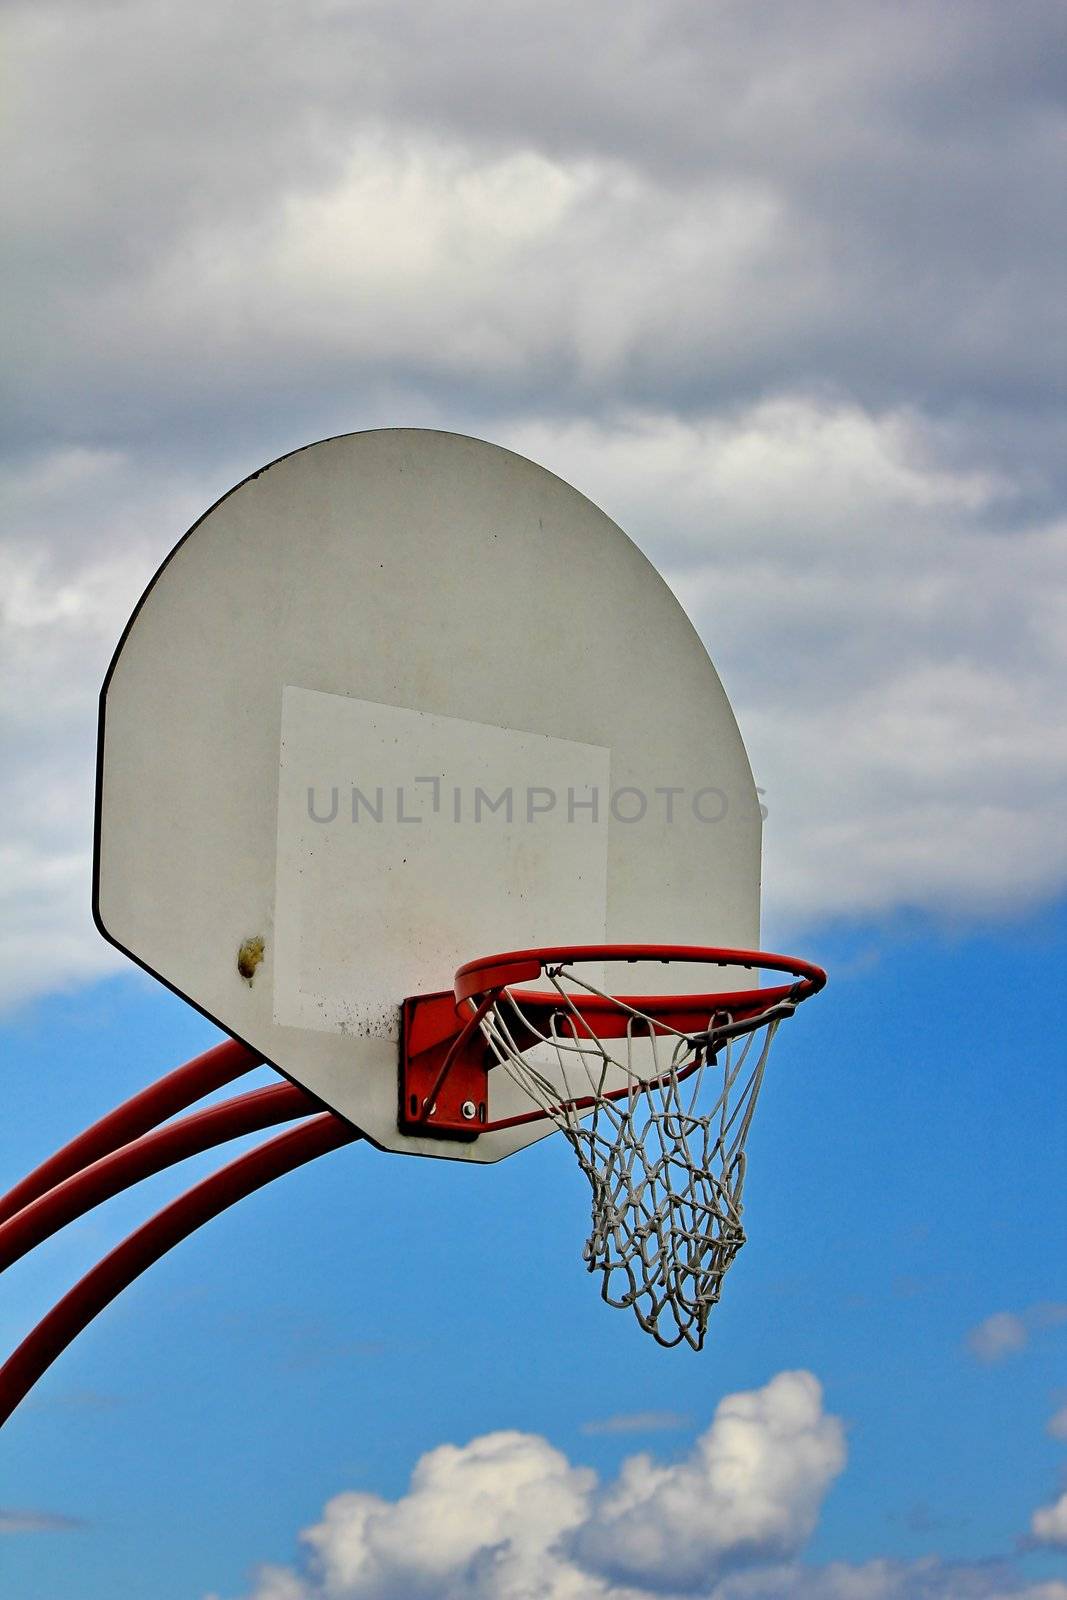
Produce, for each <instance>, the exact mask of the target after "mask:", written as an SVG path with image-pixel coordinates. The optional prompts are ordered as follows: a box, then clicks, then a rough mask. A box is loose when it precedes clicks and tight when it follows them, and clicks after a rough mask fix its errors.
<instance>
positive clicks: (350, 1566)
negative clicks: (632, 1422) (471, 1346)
mask: <svg viewBox="0 0 1067 1600" xmlns="http://www.w3.org/2000/svg"><path fill="white" fill-rule="evenodd" d="M844 1456H845V1449H844V1438H843V1430H842V1427H841V1424H840V1422H839V1420H838V1419H837V1418H835V1417H833V1416H831V1415H828V1414H827V1413H826V1412H825V1411H824V1410H823V1407H822V1397H821V1391H820V1388H819V1384H818V1383H817V1381H816V1380H815V1378H814V1377H812V1375H811V1374H810V1373H807V1372H785V1373H779V1375H778V1376H777V1377H776V1378H774V1379H772V1380H771V1382H770V1383H768V1384H766V1385H765V1386H764V1387H763V1388H761V1389H756V1390H752V1391H749V1392H746V1393H741V1394H734V1395H729V1396H727V1397H726V1398H725V1399H724V1400H723V1401H722V1402H721V1404H720V1405H719V1407H718V1408H717V1410H716V1413H715V1417H714V1420H713V1421H712V1424H711V1426H710V1427H709V1428H708V1429H707V1430H706V1432H705V1433H704V1434H703V1435H702V1436H701V1437H700V1438H699V1439H698V1440H697V1441H696V1443H695V1445H694V1447H693V1448H692V1450H691V1451H690V1452H689V1454H688V1455H687V1456H685V1457H684V1458H683V1459H682V1460H680V1461H678V1462H676V1463H674V1464H660V1463H657V1462H655V1461H654V1460H653V1459H652V1458H651V1457H649V1456H647V1455H640V1456H633V1457H630V1458H629V1459H627V1460H626V1461H624V1462H623V1464H622V1467H621V1469H620V1472H619V1474H618V1477H617V1478H616V1479H615V1480H613V1481H612V1482H610V1483H607V1484H606V1485H603V1486H601V1485H600V1484H598V1482H597V1479H596V1475H595V1474H594V1473H592V1472H590V1471H589V1470H588V1469H586V1468H582V1467H577V1466H574V1465H572V1464H571V1463H570V1462H569V1461H568V1460H567V1458H566V1457H565V1456H564V1455H562V1454H561V1452H560V1451H558V1450H556V1449H554V1448H553V1447H552V1446H551V1445H549V1444H548V1443H547V1441H546V1440H544V1439H542V1438H539V1437H537V1436H536V1435H531V1434H524V1433H519V1432H514V1431H512V1432H501V1433H494V1434H488V1435H485V1436H483V1437H481V1438H478V1439H474V1440H472V1441H471V1443H470V1444H468V1445H465V1446H461V1447H457V1446H455V1445H442V1446H440V1447H439V1448H437V1449H436V1450H431V1451H430V1452H429V1453H428V1454H427V1455H425V1456H424V1457H423V1458H422V1460H421V1461H420V1462H419V1463H418V1465H417V1466H416V1469H415V1471H414V1473H413V1475H412V1479H411V1486H410V1488H409V1490H408V1492H407V1494H405V1495H402V1496H401V1497H400V1498H399V1499H396V1500H387V1499H385V1498H383V1497H381V1496H379V1495H374V1494H366V1493H361V1492H355V1491H352V1492H349V1493H345V1494H340V1495H336V1496H335V1497H334V1498H333V1499H332V1500H330V1501H329V1502H328V1503H327V1505H326V1506H325V1508H324V1510H323V1514H322V1517H321V1519H320V1521H319V1522H317V1523H316V1524H315V1525H314V1526H313V1527H311V1528H308V1529H307V1530H306V1531H305V1532H304V1533H303V1534H302V1535H301V1542H302V1544H303V1545H304V1548H305V1551H306V1559H305V1561H304V1562H303V1563H301V1565H299V1566H283V1565H277V1564H270V1565H265V1566H263V1567H261V1568H259V1570H258V1571H257V1573H256V1577H255V1582H254V1585H253V1589H252V1591H251V1593H250V1594H249V1595H248V1596H247V1600H409V1597H410V1600H419V1597H422V1600H695V1597H699V1600H781V1597H782V1596H783V1595H788V1596H790V1600H1067V1583H1064V1582H1061V1581H1058V1580H1056V1579H1046V1580H1044V1581H1040V1580H1038V1581H1032V1580H1030V1579H1028V1578H1027V1576H1026V1575H1025V1573H1024V1572H1023V1571H1022V1569H1021V1567H1020V1565H1019V1563H1018V1562H1017V1561H1010V1560H1003V1559H991V1560H985V1561H982V1560H978V1561H974V1562H959V1561H950V1560H945V1559H943V1558H942V1557H940V1556H937V1555H926V1556H923V1557H922V1558H920V1559H918V1560H913V1561H904V1560H892V1559H888V1558H884V1557H875V1558H873V1559H871V1560H867V1561H860V1562H848V1561H831V1562H828V1563H826V1564H825V1565H821V1566H820V1565H806V1564H804V1563H803V1562H802V1561H800V1560H799V1559H798V1557H799V1555H800V1552H801V1550H802V1547H803V1544H804V1542H805V1541H806V1539H807V1537H808V1535H809V1533H810V1532H811V1530H812V1527H813V1525H814V1523H815V1521H816V1518H817V1516H818V1513H819V1510H820V1508H821V1505H822V1502H823V1500H824V1498H825V1495H826V1492H827V1490H828V1488H829V1487H830V1485H831V1483H832V1482H833V1480H834V1479H835V1477H836V1476H837V1474H838V1473H839V1472H840V1470H841V1468H842V1466H843V1464H844ZM1032 1533H1033V1537H1034V1540H1035V1541H1037V1542H1043V1543H1048V1544H1059V1543H1064V1542H1067V1495H1065V1496H1064V1497H1063V1498H1062V1499H1061V1500H1060V1501H1058V1502H1057V1504H1056V1505H1054V1506H1049V1507H1045V1508H1042V1509H1041V1510H1039V1511H1037V1512H1035V1514H1034V1518H1033V1523H1032ZM205 1600H218V1597H217V1596H209V1597H205Z"/></svg>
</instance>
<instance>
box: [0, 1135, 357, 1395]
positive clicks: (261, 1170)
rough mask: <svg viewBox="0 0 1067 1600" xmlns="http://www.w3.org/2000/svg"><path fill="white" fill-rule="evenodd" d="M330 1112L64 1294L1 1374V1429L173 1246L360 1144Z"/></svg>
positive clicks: (192, 1199)
mask: <svg viewBox="0 0 1067 1600" xmlns="http://www.w3.org/2000/svg"><path fill="white" fill-rule="evenodd" d="M360 1137H361V1135H360V1133H359V1131H358V1129H356V1128H353V1127H352V1126H351V1125H350V1124H349V1123H347V1122H344V1121H342V1119H341V1118H340V1117H336V1116H334V1114H333V1112H332V1111H328V1112H325V1113H324V1114H323V1115H322V1116H318V1117H312V1118H310V1119H309V1120H308V1121H307V1122H303V1123H301V1124H300V1126H299V1127H297V1128H290V1129H289V1130H288V1131H287V1132H285V1133H282V1134H279V1135H278V1136H277V1137H276V1138H274V1139H268V1140H267V1142H266V1143H265V1144H261V1145H259V1146H257V1148H256V1149H255V1150H250V1151H247V1152H246V1153H245V1154H244V1155H242V1156H238V1157H237V1159H236V1160H235V1161H231V1162H230V1163H229V1164H228V1165H227V1166H225V1167H223V1168H221V1170H220V1171H218V1172H213V1173H212V1174H211V1176H210V1177H209V1178H204V1179H203V1181H202V1182H200V1183H198V1184H197V1185H196V1186H195V1187H194V1188H192V1189H190V1190H189V1191H188V1193H186V1194H183V1195H180V1196H179V1198H178V1199H177V1200H172V1201H171V1202H170V1204H169V1205H167V1206H164V1207H163V1210H162V1211H160V1212H157V1214H156V1215H155V1216H154V1217H152V1219H151V1220H150V1221H149V1222H146V1223H144V1224H143V1226H142V1227H140V1228H138V1229H137V1230H136V1232H135V1233H131V1234H130V1235H129V1237H128V1238H126V1239H124V1240H123V1241H122V1243H121V1244H120V1245H116V1247H115V1249H114V1250H112V1251H111V1253H110V1255H107V1256H105V1257H104V1259H103V1261H101V1262H99V1263H98V1265H97V1266H95V1267H94V1268H93V1269H92V1271H91V1272H87V1273H86V1275H85V1277H84V1278H82V1279H81V1281H80V1282H79V1283H76V1284H75V1285H74V1288H73V1289H71V1290H70V1292H69V1293H68V1294H66V1295H64V1297H63V1299H62V1300H60V1302H59V1304H58V1305H56V1306H54V1307H53V1308H52V1310H51V1311H50V1312H49V1313H48V1315H47V1316H46V1317H44V1318H43V1320H42V1321H41V1322H39V1323H38V1324H37V1326H36V1328H34V1330H33V1332H32V1333H30V1334H29V1335H28V1336H27V1337H26V1338H25V1339H24V1340H23V1341H22V1343H21V1344H20V1345H19V1347H18V1349H17V1350H16V1351H15V1353H14V1354H13V1355H12V1356H11V1357H9V1359H8V1360H7V1361H6V1362H5V1364H4V1366H3V1367H2V1368H0V1424H2V1423H4V1422H6V1420H7V1418H8V1417H9V1416H10V1415H11V1413H12V1411H14V1409H15V1407H16V1406H17V1405H18V1404H19V1401H20V1400H22V1399H24V1397H25V1396H26V1395H27V1394H28V1393H29V1391H30V1390H31V1389H32V1388H33V1386H34V1384H35V1383H36V1382H37V1380H38V1378H39V1377H40V1376H41V1374H42V1373H43V1372H46V1371H47V1370H48V1368H49V1367H50V1366H51V1364H52V1362H53V1361H54V1360H55V1359H56V1357H57V1356H58V1355H60V1354H61V1353H62V1352H63V1351H64V1350H65V1349H66V1348H67V1345H68V1344H70V1342H71V1340H72V1339H74V1338H75V1337H76V1336H77V1335H78V1334H79V1333H80V1332H81V1330H82V1329H83V1328H85V1327H87V1326H88V1324H89V1323H90V1322H91V1321H92V1320H93V1318H94V1317H95V1316H96V1315H97V1314H98V1312H100V1311H102V1310H103V1309H104V1307H105V1306H106V1305H109V1304H110V1302H111V1301H112V1300H113V1299H114V1298H115V1296H116V1295H117V1294H119V1293H120V1292H121V1291H122V1290H123V1289H125V1288H126V1287H127V1286H128V1285H129V1284H131V1283H132V1282H133V1281H134V1279H135V1278H137V1277H139V1276H140V1274H141V1273H142V1272H144V1270H145V1268H146V1267H150V1266H151V1265H152V1263H153V1262H154V1261H158V1260H159V1258H160V1256H162V1255H165V1254H166V1252H167V1251H168V1250H170V1249H171V1248H172V1246H174V1245H176V1244H178V1243H179V1242H180V1241H181V1240H182V1239H185V1238H187V1237H188V1235H189V1234H190V1233H193V1232H194V1231H195V1230H196V1229H197V1228H199V1227H200V1226H201V1225H202V1224H203V1223H205V1222H208V1221H210V1219H211V1218H212V1217H216V1216H218V1214H219V1213H220V1212H221V1211H225V1210H226V1208H227V1207H228V1206H232V1205H233V1204H234V1203H235V1202H236V1201H238V1200H243V1199H244V1197H245V1196H246V1195H249V1194H252V1193H254V1191H255V1190H256V1189H260V1188H262V1187H263V1185H264V1184H266V1183H270V1182H271V1181H272V1180H273V1179H274V1178H280V1177H281V1176H282V1174H283V1173H286V1172H292V1171H293V1170H294V1168H296V1167H300V1166H303V1165H304V1163H305V1162H307V1161H313V1160H314V1159H315V1157H316V1156H321V1155H325V1154H326V1152H327V1151H328V1150H337V1149H339V1148H340V1147H341V1146H342V1145H345V1144H350V1143H351V1142H352V1141H353V1140H355V1139H358V1138H360Z"/></svg>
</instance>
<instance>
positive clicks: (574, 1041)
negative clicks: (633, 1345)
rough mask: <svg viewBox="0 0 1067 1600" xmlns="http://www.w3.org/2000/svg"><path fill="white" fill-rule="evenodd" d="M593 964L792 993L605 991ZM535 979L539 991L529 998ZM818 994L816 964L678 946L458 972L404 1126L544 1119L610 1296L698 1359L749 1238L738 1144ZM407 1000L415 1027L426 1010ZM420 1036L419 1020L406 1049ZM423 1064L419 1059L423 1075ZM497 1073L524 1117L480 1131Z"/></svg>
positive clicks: (535, 957) (456, 1130)
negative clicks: (706, 976) (564, 1155)
mask: <svg viewBox="0 0 1067 1600" xmlns="http://www.w3.org/2000/svg"><path fill="white" fill-rule="evenodd" d="M603 961H610V962H622V961H626V962H662V963H673V962H685V963H697V964H702V965H710V966H716V967H731V968H733V967H743V968H749V969H758V968H762V969H766V970H771V971H776V972H781V973H785V974H788V975H789V976H790V978H791V980H792V981H791V982H789V983H785V984H780V985H777V986H775V987H770V988H766V989H759V988H753V989H746V990H741V991H736V992H731V993H717V994H716V993H709V994H682V995H661V994H659V995H615V994H610V993H607V992H606V991H605V990H603V989H601V988H598V987H597V986H596V985H595V984H594V983H592V982H590V981H589V980H588V979H587V978H584V977H581V976H579V974H578V973H577V972H576V970H575V968H576V967H578V966H582V965H585V964H587V963H589V962H603ZM538 980H541V981H542V982H543V983H544V984H545V985H546V987H544V988H540V989H532V988H528V987H525V985H527V984H529V983H531V982H536V981H538ZM825 982H826V976H825V973H823V972H822V971H821V969H820V968H818V967H815V966H812V965H810V964H809V963H807V962H804V961H800V960H797V959H795V958H793V957H791V956H775V955H765V954H761V953H760V952H758V951H747V950H723V949H707V948H703V947H692V946H676V945H585V946H572V947H560V948H554V949H541V950H526V951H518V952H514V953H511V954H508V955H500V956H488V957H484V958H482V959H480V960H478V961H471V962H468V963H467V964H466V965H465V966H463V967H461V968H460V969H459V971H458V972H457V974H456V985H455V995H454V998H453V997H452V996H449V997H448V1000H449V1001H450V1002H451V1006H452V1007H453V1008H455V1010H458V1011H459V1012H460V1013H461V1014H462V1013H463V1012H466V1021H465V1024H464V1026H463V1027H462V1028H461V1029H460V1031H459V1032H458V1033H455V1032H453V1035H452V1037H451V1038H450V1039H449V1040H448V1041H447V1045H446V1043H445V1042H444V1041H440V1039H439V1044H438V1050H437V1052H436V1070H435V1071H434V1072H433V1075H432V1078H428V1077H425V1076H424V1078H423V1080H422V1082H423V1087H424V1089H425V1092H424V1093H423V1094H421V1095H420V1094H419V1093H418V1091H417V1090H415V1091H414V1092H412V1091H411V1088H410V1085H411V1084H412V1083H414V1082H416V1077H415V1076H413V1075H411V1074H410V1073H409V1076H408V1078H407V1080H406V1081H405V1085H404V1090H402V1108H403V1114H404V1118H405V1120H406V1125H407V1126H408V1127H409V1128H411V1129H412V1131H415V1129H416V1128H417V1129H418V1131H421V1132H427V1133H430V1132H433V1131H437V1132H438V1133H439V1134H440V1135H441V1136H444V1137H448V1136H452V1137H461V1136H466V1137H467V1138H471V1137H476V1136H477V1134H478V1133H479V1132H490V1131H493V1130H495V1129H499V1128H505V1127H511V1126H514V1125H516V1124H517V1123H519V1122H526V1121H536V1120H540V1119H548V1120H549V1121H551V1122H552V1123H553V1124H554V1125H555V1126H556V1127H557V1128H558V1129H559V1130H560V1132H561V1133H563V1134H564V1136H565V1137H566V1139H567V1140H568V1142H569V1143H570V1145H571V1148H572V1149H573V1150H574V1153H575V1155H576V1156H577V1159H578V1164H579V1166H580V1167H581V1170H582V1171H583V1172H584V1173H585V1176H586V1178H587V1179H588V1181H589V1185H590V1188H591V1190H592V1227H591V1230H590V1234H589V1238H588V1240H587V1242H586V1245H585V1250H584V1259H585V1262H586V1265H587V1266H588V1268H589V1271H590V1272H594V1273H595V1272H599V1273H600V1274H601V1278H602V1283H601V1292H602V1294H603V1297H604V1299H605V1300H606V1301H607V1303H608V1304H609V1305H613V1306H619V1307H624V1306H629V1307H631V1308H632V1310H633V1311H634V1313H635V1315H636V1317H637V1320H638V1322H639V1323H640V1324H641V1326H642V1328H644V1329H645V1330H646V1331H647V1332H648V1333H651V1334H652V1335H653V1337H654V1338H655V1339H657V1340H658V1341H659V1343H660V1344H664V1345H675V1344H680V1343H681V1342H682V1341H683V1340H684V1341H685V1342H686V1343H688V1344H689V1345H691V1346H692V1347H693V1348H694V1349H697V1350H699V1349H700V1348H701V1346H702V1345H703V1343H704V1336H705V1331H706V1328H707V1321H708V1315H709V1313H710V1311H711V1308H712V1306H714V1305H715V1304H716V1302H717V1301H718V1299H719V1295H720V1291H721V1286H722V1280H723V1277H724V1276H725V1274H726V1272H727V1270H728V1268H729V1267H730V1265H731V1263H732V1262H733V1260H734V1258H735V1257H736V1255H737V1253H738V1251H739V1250H740V1249H741V1246H742V1245H743V1244H744V1242H745V1232H744V1228H743V1226H742V1221H741V1216H742V1199H741V1196H742V1189H743V1187H744V1180H745V1141H746V1139H747V1137H748V1131H749V1127H750V1125H751V1121H752V1117H753V1114H754V1112H755V1109H756V1103H757V1100H758V1098H759V1092H760V1088H761V1086H762V1082H763V1075H764V1071H765V1068H766V1064H767V1058H768V1055H769V1053H770V1047H771V1043H772V1041H773V1039H774V1035H775V1033H776V1031H777V1029H778V1026H779V1024H780V1023H781V1022H782V1021H783V1020H784V1019H785V1018H786V1017H789V1016H792V1014H793V1012H794V1011H795V1010H796V1008H797V1006H798V1005H799V1004H800V1003H801V1002H802V1001H804V1000H806V999H808V998H809V997H810V996H811V995H813V994H816V993H817V992H818V991H819V990H820V989H821V988H822V987H823V985H824V984H825ZM444 999H445V997H443V996H433V997H425V1000H424V1001H423V1002H421V1003H422V1004H425V1005H431V1006H432V1005H433V1004H434V1003H435V1002H440V1001H443V1000H444ZM407 1004H408V1006H409V1007H412V1008H414V1014H413V1016H412V1021H413V1022H415V1019H416V1018H417V1017H418V1007H419V1005H420V1001H418V1000H415V1001H409V1002H408V1003H407ZM453 1014H455V1011H454V1013H453ZM420 1020H422V1021H423V1023H424V1024H425V1018H423V1019H420ZM453 1027H454V1024H453ZM417 1033H418V1027H417V1024H416V1026H413V1027H412V1028H411V1030H410V1033H409V1034H408V1037H409V1039H410V1040H411V1041H412V1042H414V1041H415V1038H416V1036H417ZM411 1056H412V1052H410V1051H409V1052H407V1053H406V1055H405V1059H406V1060H407V1061H409V1064H410V1061H411ZM434 1059H435V1052H433V1051H429V1052H426V1053H425V1054H424V1057H423V1061H424V1070H425V1069H427V1068H428V1067H429V1066H430V1065H431V1064H433V1063H434ZM493 1067H502V1068H503V1069H504V1071H505V1072H506V1073H507V1074H508V1076H509V1077H510V1078H511V1079H512V1081H513V1082H514V1083H515V1084H517V1085H518V1086H519V1087H520V1088H521V1089H522V1090H523V1092H524V1094H525V1095H526V1097H528V1099H529V1100H530V1101H532V1102H533V1106H534V1109H532V1110H530V1111H527V1112H523V1113H519V1114H517V1115H514V1116H510V1117H503V1118H498V1119H496V1120H491V1119H489V1118H488V1116H487V1114H486V1106H487V1090H486V1088H485V1087H484V1084H485V1082H486V1076H487V1072H488V1069H490V1068H493ZM404 1091H406V1092H404ZM459 1096H462V1097H463V1098H462V1099H458V1097H459ZM457 1101H458V1104H457ZM457 1109H458V1113H459V1115H458V1120H457V1116H456V1113H457ZM472 1123H473V1124H474V1126H473V1127H472Z"/></svg>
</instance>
